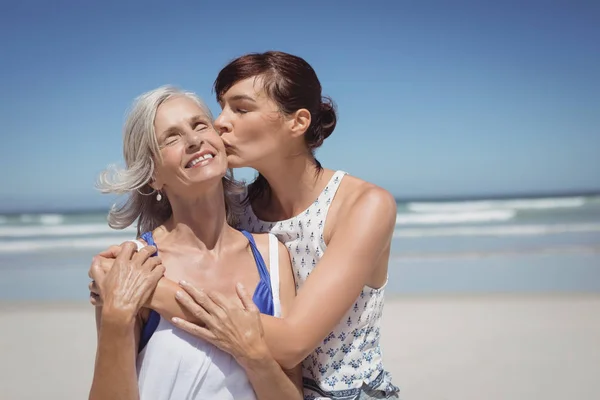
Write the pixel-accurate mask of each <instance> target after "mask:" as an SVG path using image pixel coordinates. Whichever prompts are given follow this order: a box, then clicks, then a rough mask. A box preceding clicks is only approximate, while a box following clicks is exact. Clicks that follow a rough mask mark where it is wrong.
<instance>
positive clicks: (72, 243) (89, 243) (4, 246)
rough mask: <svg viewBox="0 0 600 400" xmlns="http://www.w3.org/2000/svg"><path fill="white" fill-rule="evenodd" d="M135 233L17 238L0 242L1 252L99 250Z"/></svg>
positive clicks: (133, 236)
mask: <svg viewBox="0 0 600 400" xmlns="http://www.w3.org/2000/svg"><path fill="white" fill-rule="evenodd" d="M134 238H135V235H127V236H125V235H121V236H120V237H119V236H114V235H113V236H98V237H94V238H86V239H51V240H19V241H13V242H2V243H0V254H2V253H31V252H40V251H48V250H61V251H64V250H75V249H78V250H93V251H100V250H102V249H105V248H107V247H109V246H112V245H114V244H121V243H123V242H124V241H126V240H130V239H134Z"/></svg>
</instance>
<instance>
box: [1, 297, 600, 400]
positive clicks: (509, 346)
mask: <svg viewBox="0 0 600 400" xmlns="http://www.w3.org/2000/svg"><path fill="white" fill-rule="evenodd" d="M0 332H2V334H1V339H0V354H1V357H0V388H2V390H1V391H0V398H2V399H10V400H12V399H19V400H20V399H40V398H44V399H61V400H64V399H83V398H87V391H88V388H89V385H90V380H91V375H92V368H93V359H94V352H95V340H96V339H95V328H94V316H93V310H92V307H91V306H89V305H87V304H81V303H0ZM383 335H384V336H383V346H384V347H383V351H384V357H385V363H386V366H387V368H388V369H389V370H390V371H391V373H392V375H393V378H394V381H395V383H396V384H397V385H399V386H400V387H401V389H402V395H401V398H402V399H404V400H411V399H418V400H449V399H452V400H455V399H456V400H482V399H486V400H500V399H502V400H505V399H511V400H520V399H523V400H531V399H543V400H565V399H569V400H571V399H573V400H575V399H577V400H587V399H589V400H595V399H599V398H600V378H599V377H600V296H591V295H590V296H585V295H572V296H570V295H541V296H499V295H496V296H465V297H458V296H435V297H434V296H431V297H393V298H388V299H387V303H386V310H385V315H384V326H383Z"/></svg>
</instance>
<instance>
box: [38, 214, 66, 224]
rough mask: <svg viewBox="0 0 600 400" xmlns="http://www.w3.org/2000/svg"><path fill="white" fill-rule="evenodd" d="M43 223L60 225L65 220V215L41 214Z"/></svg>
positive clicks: (40, 217)
mask: <svg viewBox="0 0 600 400" xmlns="http://www.w3.org/2000/svg"><path fill="white" fill-rule="evenodd" d="M39 219H40V223H41V224H42V225H60V224H62V223H63V221H64V220H65V217H64V216H63V215H60V214H42V215H40V216H39Z"/></svg>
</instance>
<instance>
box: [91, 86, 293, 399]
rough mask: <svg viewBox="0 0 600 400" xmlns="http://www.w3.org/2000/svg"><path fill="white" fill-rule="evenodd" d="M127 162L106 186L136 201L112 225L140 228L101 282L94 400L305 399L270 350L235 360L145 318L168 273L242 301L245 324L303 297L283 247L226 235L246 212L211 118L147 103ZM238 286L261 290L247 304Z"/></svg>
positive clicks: (196, 103)
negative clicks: (135, 240) (242, 210)
mask: <svg viewBox="0 0 600 400" xmlns="http://www.w3.org/2000/svg"><path fill="white" fill-rule="evenodd" d="M124 155H125V161H126V164H127V168H126V169H125V170H122V171H116V174H115V173H112V174H111V173H105V174H103V175H102V177H101V180H100V187H101V188H102V190H104V191H105V192H117V193H127V194H128V196H129V198H128V201H127V202H126V203H125V204H124V205H122V206H121V207H120V208H115V209H113V210H112V211H111V213H110V215H109V223H110V225H111V226H112V227H115V228H124V227H126V226H129V225H130V224H132V223H134V221H135V220H137V221H138V222H137V226H138V234H139V240H138V243H137V245H136V244H134V243H133V242H132V243H128V244H126V245H124V246H123V248H122V250H121V252H120V254H119V256H118V257H117V260H116V263H115V265H114V267H113V268H112V269H111V270H110V272H108V274H107V275H106V276H104V277H103V278H99V279H98V280H97V281H96V282H94V290H95V291H96V292H98V293H99V294H101V295H102V300H103V302H102V305H101V306H99V307H97V328H98V350H97V357H96V366H95V370H94V379H93V384H92V388H91V392H90V398H91V399H116V398H118V399H137V398H142V399H145V398H147V399H284V398H285V399H293V398H301V393H302V392H301V383H300V379H298V378H299V375H298V371H295V373H294V372H292V373H290V374H289V376H288V374H286V373H284V371H283V370H282V369H281V367H280V366H279V365H278V364H277V363H276V362H275V361H274V360H273V358H272V357H271V356H270V354H269V351H268V349H267V347H266V346H253V347H251V348H250V347H247V351H246V352H245V355H244V356H241V357H235V358H234V357H232V356H231V355H229V354H228V353H225V352H223V351H221V350H219V349H218V348H216V347H215V346H213V345H211V344H210V343H208V342H206V341H204V340H202V339H199V338H197V337H195V336H192V335H190V334H188V333H186V332H184V331H183V330H181V329H179V328H177V327H175V326H173V325H172V324H171V322H170V321H169V320H165V319H163V318H161V317H160V316H159V315H158V314H157V313H156V312H155V311H150V310H149V309H147V308H144V306H145V305H146V303H147V302H148V300H149V299H150V298H151V296H152V293H153V292H154V290H155V288H156V285H157V282H158V281H159V279H161V277H162V275H163V272H164V275H165V277H166V278H168V279H170V280H175V281H183V280H185V281H187V282H189V283H190V284H193V285H198V286H199V285H202V286H203V287H205V288H206V289H207V290H210V291H218V292H219V293H220V296H221V297H222V298H230V300H229V301H231V302H232V303H233V300H231V299H237V300H236V301H237V304H239V307H238V308H237V310H238V311H239V315H238V317H240V318H242V319H244V318H254V319H255V318H257V315H258V314H257V313H258V312H261V313H264V314H267V315H271V316H274V317H281V316H285V315H286V312H287V309H288V307H289V304H290V302H291V301H292V300H293V298H294V295H295V288H294V281H293V276H292V273H291V266H290V260H289V256H288V253H287V251H285V247H283V245H281V244H280V243H279V242H278V241H277V240H276V238H275V237H274V236H273V235H267V234H262V235H260V234H259V235H252V234H250V233H248V232H246V231H238V230H236V229H234V228H232V227H231V226H230V223H235V222H236V217H237V214H236V211H238V212H239V204H237V203H236V201H237V200H236V199H237V192H236V191H235V189H236V185H235V183H234V182H233V181H232V179H231V177H230V176H228V175H227V171H228V169H227V155H226V154H225V147H224V145H223V141H222V140H221V139H220V137H219V135H218V134H217V133H216V132H215V130H214V129H213V121H212V118H211V115H210V112H209V111H208V109H207V107H206V106H205V105H204V104H203V103H202V102H201V101H200V100H199V99H198V98H197V97H196V96H194V95H193V94H191V93H186V92H182V91H179V90H176V89H174V88H169V87H164V88H159V89H156V90H153V91H151V92H149V93H146V94H144V95H142V96H141V97H139V98H138V99H137V101H136V102H135V104H134V106H133V109H132V111H131V113H130V115H129V117H128V119H127V122H126V124H125V132H124ZM228 222H229V223H228ZM146 245H150V246H146ZM136 249H140V250H139V251H136ZM156 254H159V255H160V258H158V257H152V255H156ZM263 254H268V257H265V258H263ZM240 284H241V285H243V287H247V288H255V289H254V295H253V297H252V299H251V300H248V301H244V302H240V301H239V298H240V297H239V296H240V295H241V298H242V299H244V300H246V299H247V298H249V296H243V293H244V292H243V289H241V286H240ZM236 287H237V289H235V288H236ZM234 304H235V303H234ZM252 340H253V338H251V337H249V338H246V337H240V338H239V344H240V345H242V346H243V343H244V342H247V343H256V341H252Z"/></svg>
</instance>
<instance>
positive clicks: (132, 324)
mask: <svg viewBox="0 0 600 400" xmlns="http://www.w3.org/2000/svg"><path fill="white" fill-rule="evenodd" d="M102 314H103V312H102V307H96V328H97V331H98V348H97V350H96V365H95V367H94V378H93V381H92V388H91V390H90V395H89V399H90V400H105V399H119V400H130V399H131V400H133V399H135V400H137V399H139V391H138V384H137V372H136V367H135V359H136V355H137V351H136V349H137V343H138V340H139V335H140V325H139V324H138V323H137V319H131V318H127V317H125V318H119V317H113V316H108V315H106V314H104V315H102Z"/></svg>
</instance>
